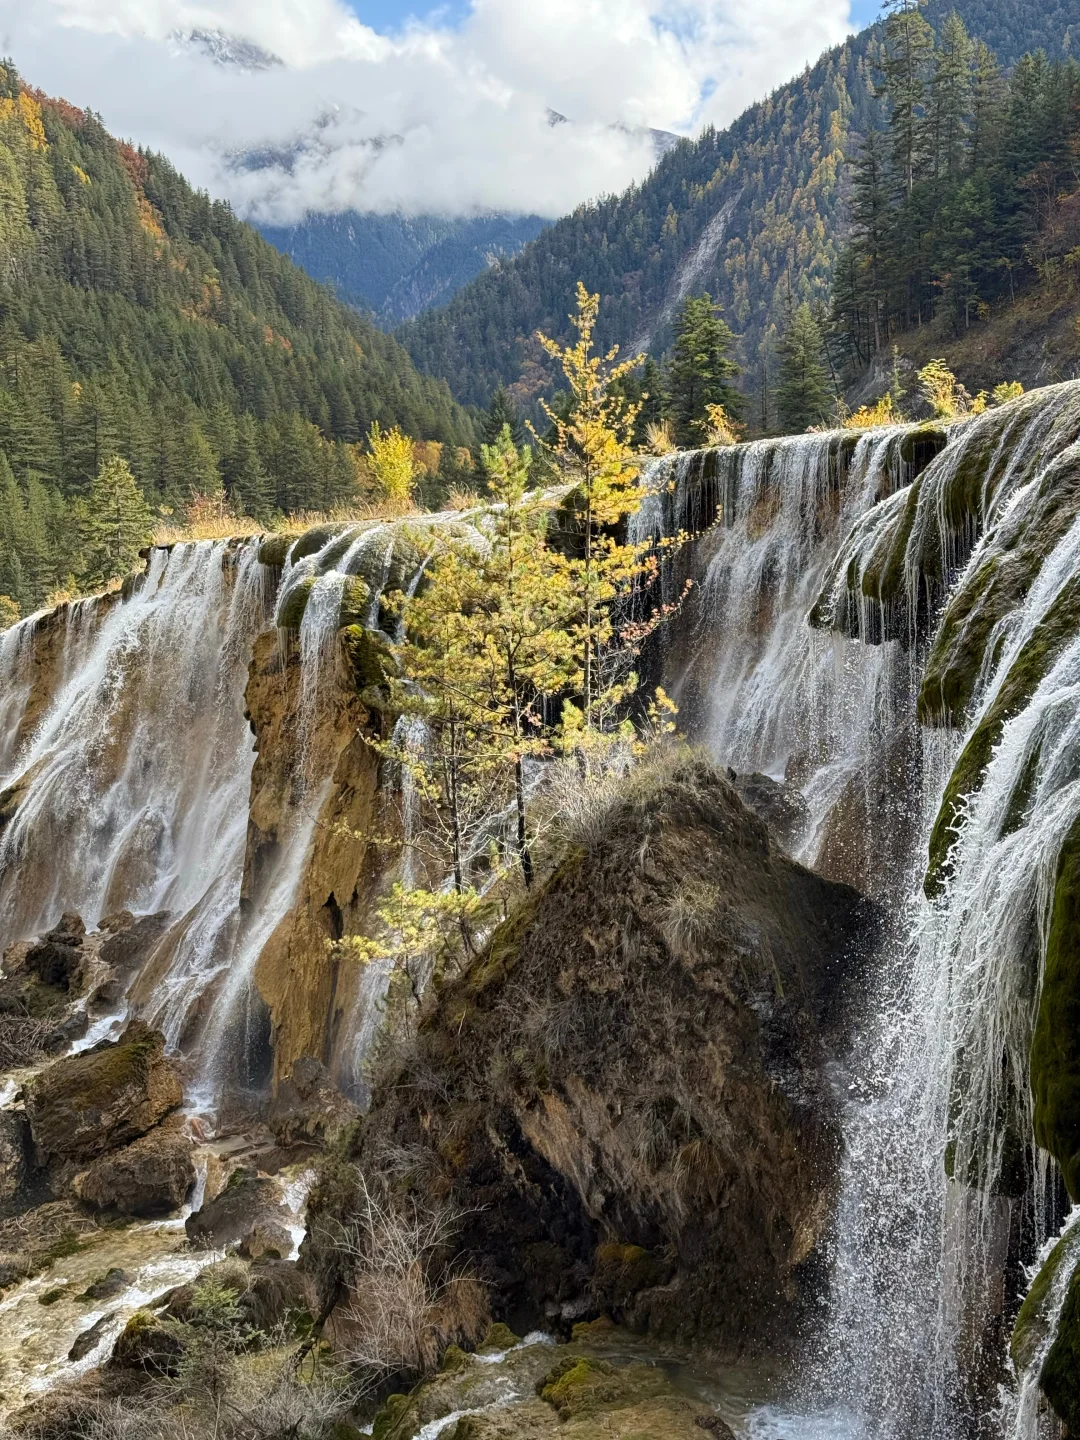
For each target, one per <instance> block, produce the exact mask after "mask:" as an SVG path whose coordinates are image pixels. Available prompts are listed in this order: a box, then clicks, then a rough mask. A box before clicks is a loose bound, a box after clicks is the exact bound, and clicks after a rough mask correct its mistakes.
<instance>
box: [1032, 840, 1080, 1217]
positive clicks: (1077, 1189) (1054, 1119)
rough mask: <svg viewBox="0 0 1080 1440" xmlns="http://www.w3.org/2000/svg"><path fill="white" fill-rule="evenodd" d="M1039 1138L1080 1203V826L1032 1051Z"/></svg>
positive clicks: (1063, 870)
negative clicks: (1055, 1161)
mask: <svg viewBox="0 0 1080 1440" xmlns="http://www.w3.org/2000/svg"><path fill="white" fill-rule="evenodd" d="M1031 1084H1032V1089H1033V1091H1034V1094H1035V1138H1036V1139H1037V1141H1038V1142H1039V1144H1040V1145H1041V1146H1042V1147H1043V1148H1044V1149H1046V1150H1049V1151H1050V1153H1051V1154H1052V1155H1053V1156H1054V1158H1055V1159H1056V1160H1057V1162H1058V1164H1059V1165H1060V1167H1061V1173H1062V1175H1063V1176H1064V1179H1065V1184H1066V1185H1067V1186H1068V1190H1069V1194H1070V1195H1071V1196H1072V1198H1073V1200H1080V821H1077V822H1076V823H1075V824H1074V825H1073V828H1072V829H1071V830H1070V832H1069V834H1068V836H1067V837H1066V839H1065V843H1064V845H1063V846H1062V847H1061V854H1060V857H1059V859H1058V870H1057V879H1056V882H1055V885H1054V902H1053V908H1052V911H1051V918H1050V933H1049V937H1048V940H1047V946H1046V964H1045V969H1044V973H1043V986H1042V995H1041V997H1040V1001H1039V1015H1038V1019H1037V1021H1036V1024H1035V1036H1034V1039H1033V1041H1032V1046H1031Z"/></svg>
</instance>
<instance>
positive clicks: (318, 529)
mask: <svg viewBox="0 0 1080 1440" xmlns="http://www.w3.org/2000/svg"><path fill="white" fill-rule="evenodd" d="M347 528H348V527H347V526H346V525H343V524H337V525H315V526H313V528H312V529H310V530H305V532H304V533H303V535H301V536H300V539H299V540H297V542H296V544H295V545H294V546H293V552H292V562H293V564H294V565H295V564H296V562H297V561H298V560H306V559H307V557H308V556H309V555H316V554H318V552H319V551H320V550H321V549H322V548H323V546H324V545H326V544H327V543H328V542H329V541H330V540H332V539H333V538H334V536H335V535H340V534H341V532H342V531H343V530H345V529H347Z"/></svg>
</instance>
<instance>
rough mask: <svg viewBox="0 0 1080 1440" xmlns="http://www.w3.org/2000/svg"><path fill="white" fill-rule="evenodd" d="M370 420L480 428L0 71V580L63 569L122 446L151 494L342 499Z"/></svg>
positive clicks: (165, 168)
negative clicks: (85, 507)
mask: <svg viewBox="0 0 1080 1440" xmlns="http://www.w3.org/2000/svg"><path fill="white" fill-rule="evenodd" d="M373 420H378V421H380V422H381V423H383V424H384V425H393V424H395V423H398V424H401V425H402V426H404V427H405V428H406V429H407V430H408V432H409V433H410V434H412V435H414V436H416V437H418V438H423V439H432V440H441V441H445V442H449V443H450V444H451V445H462V444H468V443H470V442H471V441H472V439H473V427H472V421H471V419H470V417H469V416H468V415H467V414H465V413H464V412H463V411H462V410H461V409H460V407H459V406H458V405H457V404H455V402H454V401H453V400H452V399H451V397H450V393H449V390H448V388H447V387H446V385H445V384H444V383H442V382H441V381H437V380H430V379H426V378H424V377H421V376H420V375H418V374H417V372H416V370H415V369H414V367H413V365H412V362H411V361H410V359H409V357H408V355H407V354H406V353H405V351H404V350H403V349H402V348H401V346H400V345H399V344H398V343H397V342H396V341H395V340H393V339H391V338H390V337H389V336H387V335H385V334H383V333H382V332H381V331H379V330H378V329H377V328H376V327H375V326H374V325H373V324H371V323H370V322H369V321H368V320H366V319H364V318H363V317H361V316H360V315H358V314H356V312H355V311H352V310H350V309H348V308H347V307H346V306H344V305H342V304H341V303H340V302H339V301H338V300H336V299H335V298H334V297H333V296H332V295H331V294H330V293H329V291H327V290H326V289H324V288H323V287H321V286H319V285H317V284H316V283H315V282H314V281H313V280H311V279H309V278H308V276H306V275H305V274H304V273H303V272H302V271H301V270H299V269H297V267H296V266H295V265H293V264H292V262H291V261H289V260H287V259H286V258H285V257H284V256H282V255H280V254H279V253H278V252H277V251H276V250H275V249H274V248H273V246H271V245H269V244H268V243H267V242H266V241H265V240H263V239H262V237H261V236H260V235H258V234H257V232H256V231H255V230H253V229H252V228H251V227H250V226H248V225H245V224H242V223H241V222H240V221H239V220H237V219H236V217H235V216H234V215H233V213H232V212H231V210H230V209H229V207H228V206H227V205H224V204H217V203H213V202H211V201H210V200H209V198H208V197H207V196H206V195H204V194H197V193H196V192H195V191H193V190H192V188H191V187H190V186H189V185H188V183H187V182H186V181H185V180H184V179H183V178H182V177H181V176H180V175H178V174H177V172H176V171H175V170H173V169H172V167H171V166H170V165H169V164H168V163H167V162H166V161H165V160H163V159H161V158H160V157H159V156H155V155H148V154H144V153H141V152H136V151H134V150H132V149H131V148H130V147H129V146H127V145H124V144H121V143H120V142H118V141H116V140H114V139H113V138H112V137H111V136H110V135H109V134H107V133H106V131H105V130H104V128H103V127H102V125H101V123H100V121H99V120H98V119H97V118H96V117H95V116H94V115H92V114H90V113H85V112H82V111H79V110H76V109H74V108H73V107H72V106H70V105H68V104H66V103H65V102H64V101H58V100H51V99H49V98H48V97H47V96H44V95H42V94H40V93H39V92H36V91H31V90H29V89H28V88H26V87H25V86H24V85H23V84H22V83H21V81H20V80H19V77H18V75H17V74H16V73H15V71H14V70H13V69H11V67H10V66H3V65H0V593H6V594H9V595H13V596H14V597H15V598H16V599H17V600H18V602H19V604H20V605H21V606H23V607H24V608H25V607H26V606H27V605H36V604H38V603H40V601H41V600H42V599H43V598H44V596H45V595H46V594H47V593H48V592H49V590H50V589H52V588H53V587H54V586H55V585H56V584H59V583H62V582H63V581H64V579H65V577H66V576H67V575H68V574H69V573H71V572H72V570H73V569H74V565H73V561H72V553H73V549H74V548H75V547H76V544H77V536H76V533H75V532H76V530H77V528H78V527H77V526H76V525H74V524H73V520H72V502H74V501H77V500H79V499H80V497H84V496H85V495H86V493H87V491H88V488H89V486H90V483H91V481H92V479H93V477H94V476H95V475H96V474H97V473H98V470H99V467H100V466H101V464H102V462H103V461H104V460H106V459H108V458H110V457H111V456H113V455H120V456H123V457H124V458H125V459H127V460H128V462H129V463H130V465H131V468H132V470H133V471H134V474H135V477H136V479H137V480H138V482H139V484H140V486H141V488H142V491H143V493H144V495H145V497H146V499H147V500H148V501H149V502H150V504H151V506H152V507H154V508H155V509H159V510H163V509H170V510H171V509H176V508H178V507H181V506H183V505H185V504H186V503H187V502H188V501H189V500H190V498H191V495H192V492H193V491H201V492H203V493H207V492H210V493H213V492H215V491H216V490H218V489H220V488H221V487H224V489H225V491H226V492H227V493H228V494H229V495H230V496H231V498H232V499H233V500H234V502H235V504H236V505H237V507H243V508H246V509H247V511H248V513H251V514H254V515H256V516H257V517H261V516H263V515H269V514H270V513H272V512H273V511H274V510H275V509H281V510H299V509H318V508H325V507H327V506H329V505H332V504H335V503H337V502H339V501H341V500H343V499H346V498H349V497H350V496H351V495H352V494H353V492H354V488H355V481H356V466H355V462H354V457H353V456H352V453H351V451H349V450H348V448H347V442H353V441H356V440H357V439H359V438H360V437H361V436H363V435H364V434H365V432H366V431H367V429H368V427H369V426H370V424H371V422H372V421H373Z"/></svg>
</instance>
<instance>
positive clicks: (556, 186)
mask: <svg viewBox="0 0 1080 1440" xmlns="http://www.w3.org/2000/svg"><path fill="white" fill-rule="evenodd" d="M848 17H849V0H473V8H472V12H471V15H470V16H469V18H468V19H467V20H466V21H465V22H464V23H463V24H462V25H461V26H460V27H458V28H456V29H449V28H440V27H438V26H437V25H436V26H432V25H427V26H424V25H415V24H414V25H412V26H411V27H410V28H408V29H407V30H406V31H405V32H404V33H402V34H400V35H397V36H394V37H392V38H387V37H385V36H382V35H378V34H376V33H375V32H374V31H373V30H371V29H369V28H367V27H366V26H364V25H362V24H361V23H360V22H359V21H358V20H357V19H356V17H355V16H354V15H353V14H352V12H351V11H349V10H348V9H347V8H346V6H345V5H344V3H342V0H204V3H192V0H33V3H32V4H29V5H28V4H27V0H0V40H2V42H3V46H4V48H5V49H6V50H7V52H8V53H10V54H11V55H12V56H13V57H14V59H15V61H16V63H17V64H18V66H19V67H20V69H21V70H22V72H23V74H24V75H25V76H26V78H27V79H28V80H29V81H30V82H31V83H33V84H35V85H39V86H41V87H42V88H43V89H45V90H47V91H49V92H50V93H53V94H60V95H64V96H65V97H66V98H67V99H69V100H71V101H72V102H73V103H75V104H77V105H82V106H88V107H90V108H92V109H94V110H97V111H99V112H100V113H101V114H102V116H103V118H104V120H105V122H106V124H107V125H108V126H109V128H110V129H112V130H113V131H114V132H116V133H118V134H121V135H124V136H126V137H128V138H131V139H133V140H134V141H136V142H137V143H140V144H145V145H149V146H151V147H153V148H155V149H160V150H162V151H164V152H165V153H166V154H167V155H168V156H169V157H170V158H171V159H172V160H173V161H174V163H176V164H177V165H178V166H179V168H180V169H182V170H183V171H184V173H185V174H187V175H188V176H189V178H191V179H192V180H193V181H194V182H195V183H197V184H200V185H204V186H206V187H207V188H208V189H209V190H210V191H211V192H212V193H214V194H215V195H222V196H227V197H228V198H229V199H231V200H232V201H233V203H234V204H235V205H236V206H237V208H238V209H239V210H240V211H241V212H242V213H245V214H248V215H251V216H252V217H253V218H257V219H264V220H270V221H279V222H283V223H285V222H289V221H292V220H295V219H297V218H299V216H300V215H302V214H303V213H304V211H305V210H309V209H310V210H319V211H327V212H334V211H340V210H344V209H348V208H352V207H355V208H357V209H371V210H383V211H385V210H394V209H399V208H400V209H403V210H405V211H407V212H412V213H418V212H423V211H429V212H430V211H437V212H442V213H449V214H455V213H468V212H470V211H475V210H484V209H500V210H502V209H506V210H516V211H533V212H537V213H540V214H544V215H549V216H555V215H559V214H563V213H565V212H567V211H568V210H571V209H573V207H574V206H575V205H577V204H578V203H580V202H581V201H583V200H585V199H588V198H591V197H594V196H596V195H598V194H602V193H610V192H613V191H618V190H621V189H623V188H624V187H625V186H626V185H628V184H629V183H630V182H631V181H633V180H635V179H640V178H641V177H642V176H643V175H644V174H645V173H646V172H647V171H648V169H649V168H650V165H651V163H652V158H653V157H652V150H651V147H650V145H649V143H648V141H647V140H646V139H644V138H643V137H642V136H641V135H640V134H636V135H635V134H634V133H628V132H627V131H626V130H623V129H617V128H613V126H614V125H615V124H616V122H618V123H620V124H621V125H623V126H628V127H635V126H637V127H640V126H654V127H657V128H659V129H666V130H677V131H679V132H680V133H692V132H693V131H694V130H695V129H697V128H698V127H699V126H700V125H701V124H702V123H704V122H705V121H707V120H711V121H714V122H716V123H719V124H723V123H726V122H727V121H729V120H731V119H733V118H734V117H735V116H736V115H737V114H738V113H739V112H740V111H741V110H742V109H743V108H745V106H746V105H747V104H749V103H750V102H751V101H753V100H755V99H758V98H760V97H761V96H762V95H764V94H765V93H766V92H767V91H768V90H770V89H772V88H773V87H774V86H776V85H777V84H780V83H781V82H782V81H784V80H785V79H787V78H789V76H791V75H792V74H794V73H797V71H798V70H799V69H800V68H801V67H802V66H803V65H804V64H805V63H806V62H807V61H809V60H813V59H815V58H816V57H817V55H818V54H820V53H821V51H822V50H824V49H825V48H826V47H827V46H829V45H830V44H833V43H835V42H836V41H838V40H839V39H841V38H842V37H843V35H844V34H845V33H847V31H848V30H849V28H850V26H849V24H848ZM192 30H201V31H222V32H225V33H227V34H230V35H235V36H241V37H244V38H245V39H247V40H249V41H252V42H255V43H256V44H258V45H259V46H261V47H263V48H264V49H266V50H268V51H270V52H272V53H273V54H275V55H277V56H280V57H281V59H282V60H283V61H284V62H285V63H284V65H282V66H280V67H277V68H273V69H269V70H265V71H258V72H252V73H246V72H244V73H242V72H239V71H237V70H235V69H230V68H227V67H222V66H220V65H216V64H214V63H213V61H211V60H210V59H208V58H207V57H206V56H205V55H203V54H201V53H199V52H198V51H193V50H191V49H190V48H185V47H184V46H182V45H179V44H177V42H176V39H175V36H176V34H177V33H178V32H180V33H188V32H190V31H192ZM548 107H553V108H555V109H556V110H558V111H560V112H561V113H563V114H565V115H567V116H569V117H570V118H571V119H572V121H573V122H574V123H573V124H571V125H560V126H556V127H554V128H552V127H551V126H550V125H549V124H548V123H547V119H546V112H547V109H548ZM253 150H257V151H259V152H262V153H263V154H264V160H266V159H267V157H268V156H271V155H272V154H273V153H274V152H279V153H280V152H288V154H289V160H288V163H264V164H263V165H262V166H261V168H259V169H255V170H251V169H245V168H243V167H242V166H238V165H237V164H236V160H235V157H236V155H237V153H238V152H251V151H253Z"/></svg>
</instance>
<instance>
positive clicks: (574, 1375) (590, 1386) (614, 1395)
mask: <svg viewBox="0 0 1080 1440" xmlns="http://www.w3.org/2000/svg"><path fill="white" fill-rule="evenodd" d="M667 1390H668V1381H667V1378H666V1376H665V1375H664V1372H663V1371H662V1370H661V1369H660V1368H659V1367H658V1366H653V1365H619V1366H616V1365H612V1364H611V1363H610V1362H609V1361H607V1360H599V1359H596V1360H594V1359H591V1358H589V1357H587V1356H573V1355H568V1356H566V1358H565V1359H563V1360H560V1361H559V1363H558V1364H557V1365H556V1366H554V1368H553V1369H551V1370H549V1371H548V1373H547V1374H546V1375H545V1376H544V1377H543V1379H542V1380H540V1381H539V1382H538V1384H537V1386H536V1392H537V1394H538V1395H539V1396H540V1398H541V1400H544V1401H546V1402H547V1403H548V1404H549V1405H550V1406H551V1407H552V1408H553V1409H554V1410H555V1411H556V1413H557V1414H558V1416H559V1419H560V1420H563V1421H566V1420H572V1419H576V1418H577V1417H578V1416H582V1415H590V1414H596V1413H597V1412H598V1411H604V1410H620V1409H624V1408H626V1407H628V1406H631V1405H638V1404H640V1403H641V1402H642V1401H643V1400H650V1399H653V1398H655V1397H657V1396H660V1395H663V1394H665V1393H666V1392H667Z"/></svg>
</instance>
